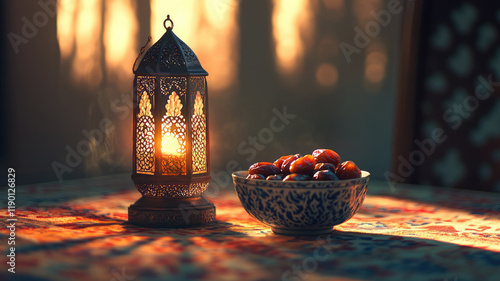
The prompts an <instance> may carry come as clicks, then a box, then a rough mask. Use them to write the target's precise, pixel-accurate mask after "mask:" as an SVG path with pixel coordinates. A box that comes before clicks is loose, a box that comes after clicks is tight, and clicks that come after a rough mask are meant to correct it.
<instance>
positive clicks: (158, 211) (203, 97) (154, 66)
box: [128, 16, 215, 227]
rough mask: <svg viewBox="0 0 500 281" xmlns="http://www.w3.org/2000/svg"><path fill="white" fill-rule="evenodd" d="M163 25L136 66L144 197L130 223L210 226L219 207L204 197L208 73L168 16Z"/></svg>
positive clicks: (139, 183) (138, 182)
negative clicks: (160, 32)
mask: <svg viewBox="0 0 500 281" xmlns="http://www.w3.org/2000/svg"><path fill="white" fill-rule="evenodd" d="M167 23H170V26H169V27H167V26H166V24H167ZM163 25H164V26H165V29H166V32H165V34H164V35H163V36H162V37H161V39H160V40H158V42H156V43H155V44H154V45H153V46H151V48H149V49H148V50H147V52H146V53H145V54H144V56H143V58H142V60H141V61H140V63H139V65H138V66H137V67H136V64H137V62H138V60H139V57H140V56H141V55H142V53H143V52H144V49H145V48H146V46H144V47H143V49H142V50H141V54H139V57H138V58H137V60H136V62H135V63H134V74H135V77H134V105H135V106H134V116H133V126H134V128H133V142H134V148H133V150H134V155H133V174H132V180H133V182H134V184H135V186H136V188H137V190H138V191H139V192H140V193H141V194H142V197H141V198H140V199H139V200H138V201H137V202H135V203H134V204H132V205H131V206H130V207H129V209H128V215H129V218H128V220H129V222H130V223H133V224H137V225H142V226H150V227H185V226H194V225H200V224H205V223H210V222H213V221H215V206H214V205H213V204H211V203H210V202H209V201H208V200H207V199H205V198H204V197H203V192H204V191H205V190H206V189H207V187H208V184H209V181H210V169H209V151H208V144H209V142H208V96H207V82H206V76H207V75H208V73H207V72H206V71H205V70H204V69H203V68H202V67H201V65H200V62H199V61H198V58H197V57H196V55H195V54H194V53H193V51H192V50H191V49H190V48H189V47H188V46H187V45H186V44H185V43H184V42H183V41H181V40H180V39H179V38H178V37H177V36H176V35H175V34H174V33H173V31H172V29H173V26H174V24H173V22H172V20H171V19H170V16H167V19H166V20H165V21H164V23H163ZM150 39H151V38H149V40H150ZM148 43H149V41H148ZM146 45H147V44H146Z"/></svg>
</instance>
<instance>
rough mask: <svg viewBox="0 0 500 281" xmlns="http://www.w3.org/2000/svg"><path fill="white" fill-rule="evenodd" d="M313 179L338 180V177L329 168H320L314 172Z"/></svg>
mask: <svg viewBox="0 0 500 281" xmlns="http://www.w3.org/2000/svg"><path fill="white" fill-rule="evenodd" d="M313 180H316V181H338V180H339V178H338V177H337V175H335V174H334V173H333V172H332V171H330V170H320V171H317V172H316V173H314V176H313Z"/></svg>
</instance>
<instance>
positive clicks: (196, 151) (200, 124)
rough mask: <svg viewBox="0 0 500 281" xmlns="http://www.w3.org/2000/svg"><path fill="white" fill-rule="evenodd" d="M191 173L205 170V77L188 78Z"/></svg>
mask: <svg viewBox="0 0 500 281" xmlns="http://www.w3.org/2000/svg"><path fill="white" fill-rule="evenodd" d="M189 90H190V91H189V94H190V101H191V104H190V107H191V114H192V116H191V126H192V128H191V132H192V140H193V141H192V148H193V149H192V171H193V174H202V173H206V172H207V134H206V131H207V119H206V110H207V109H206V108H207V106H206V100H207V95H206V86H205V77H190V78H189Z"/></svg>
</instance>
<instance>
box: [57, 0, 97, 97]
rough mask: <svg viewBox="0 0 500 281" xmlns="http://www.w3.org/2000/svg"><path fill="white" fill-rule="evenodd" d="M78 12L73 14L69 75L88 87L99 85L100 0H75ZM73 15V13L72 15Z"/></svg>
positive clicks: (69, 38)
mask: <svg viewBox="0 0 500 281" xmlns="http://www.w3.org/2000/svg"><path fill="white" fill-rule="evenodd" d="M76 3H77V4H76V5H77V11H78V13H77V14H76V16H75V19H74V20H75V26H74V31H75V32H74V33H73V34H72V36H73V37H74V38H71V36H69V37H68V38H65V39H64V40H75V56H74V59H73V62H72V65H71V77H72V79H73V81H75V82H76V83H82V84H85V85H87V86H88V87H90V88H95V87H97V86H99V84H100V83H101V79H102V69H101V65H100V63H101V61H100V58H101V50H100V35H101V24H102V21H101V11H102V9H101V8H102V1H101V0H85V1H83V0H80V1H77V2H76ZM72 16H73V15H72Z"/></svg>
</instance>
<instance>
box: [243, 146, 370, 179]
mask: <svg viewBox="0 0 500 281" xmlns="http://www.w3.org/2000/svg"><path fill="white" fill-rule="evenodd" d="M359 177H361V170H360V169H359V168H358V167H357V166H356V164H354V162H352V161H345V162H343V163H340V156H339V155H338V154H337V152H335V151H333V150H331V149H316V150H314V151H313V153H312V154H307V155H301V154H295V155H286V156H282V157H280V158H279V159H278V160H276V161H274V163H271V162H258V163H255V164H253V165H252V166H250V168H249V169H248V176H247V179H258V180H278V181H308V180H317V181H336V180H347V179H355V178H359Z"/></svg>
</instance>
